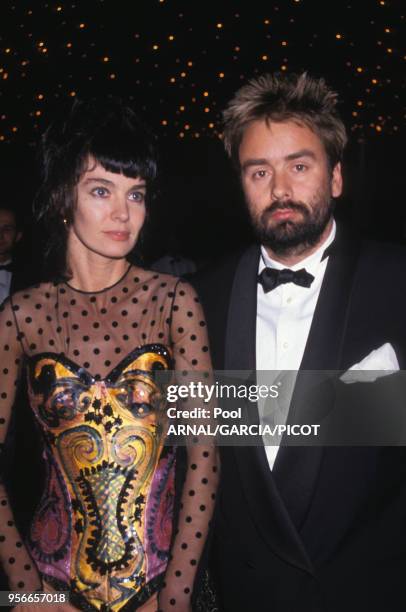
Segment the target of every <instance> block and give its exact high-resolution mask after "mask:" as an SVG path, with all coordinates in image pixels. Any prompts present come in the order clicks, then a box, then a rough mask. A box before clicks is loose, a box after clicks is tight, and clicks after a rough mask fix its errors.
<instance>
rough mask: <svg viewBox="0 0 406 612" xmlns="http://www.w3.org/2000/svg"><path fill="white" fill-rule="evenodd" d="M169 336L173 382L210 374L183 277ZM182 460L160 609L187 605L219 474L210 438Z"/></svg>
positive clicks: (199, 319)
mask: <svg viewBox="0 0 406 612" xmlns="http://www.w3.org/2000/svg"><path fill="white" fill-rule="evenodd" d="M171 337H172V343H173V351H174V359H175V368H176V371H177V376H178V380H177V382H178V384H182V383H183V382H184V379H182V376H185V375H187V376H189V375H190V373H191V372H192V374H193V372H194V373H195V379H200V378H201V376H207V375H208V376H210V375H211V360H210V351H209V346H208V338H207V330H206V323H205V318H204V314H203V310H202V307H201V305H200V303H199V300H198V298H197V296H196V293H195V292H194V290H193V289H192V287H191V286H190V285H188V284H187V283H184V282H182V281H180V282H179V283H178V285H177V287H176V290H175V296H174V301H173V306H172V315H171ZM186 373H189V374H186ZM207 373H208V374H207ZM206 382H207V379H206ZM182 407H184V406H182ZM187 463H188V465H187V471H186V477H185V482H184V485H183V491H182V497H181V503H180V512H179V519H178V526H177V530H176V536H175V538H174V542H173V547H172V551H171V560H170V562H169V565H168V569H167V572H166V576H165V586H164V588H163V590H162V591H161V593H160V596H159V609H160V610H162V611H163V612H167V611H169V610H173V611H175V610H176V612H186V611H189V610H191V596H192V592H193V584H194V579H195V576H196V570H197V567H198V564H199V560H200V558H201V555H202V552H203V547H204V544H205V541H206V538H207V535H208V531H209V527H210V521H211V517H212V514H213V510H214V503H215V497H216V489H217V484H218V476H219V465H218V454H217V449H216V447H215V445H214V443H212V442H210V443H209V442H207V441H205V442H204V443H203V444H202V443H199V444H196V445H195V444H189V445H188V447H187Z"/></svg>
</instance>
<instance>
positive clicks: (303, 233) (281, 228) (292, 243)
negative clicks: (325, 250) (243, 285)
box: [251, 194, 334, 255]
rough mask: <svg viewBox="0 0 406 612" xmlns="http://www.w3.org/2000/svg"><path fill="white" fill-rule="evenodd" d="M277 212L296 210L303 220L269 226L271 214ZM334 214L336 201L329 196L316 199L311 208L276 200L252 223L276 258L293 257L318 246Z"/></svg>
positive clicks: (257, 235)
mask: <svg viewBox="0 0 406 612" xmlns="http://www.w3.org/2000/svg"><path fill="white" fill-rule="evenodd" d="M276 210H294V211H297V212H298V213H300V216H301V218H299V219H297V220H296V219H286V220H284V219H282V220H281V221H279V222H278V221H276V222H274V223H272V221H271V222H269V217H270V215H271V213H273V212H274V211H276ZM333 210H334V201H333V200H332V198H330V196H328V195H327V194H325V195H320V197H319V198H318V199H315V200H314V202H313V203H312V206H311V208H310V207H308V206H305V204H303V202H295V201H293V200H284V201H280V200H276V201H274V202H272V204H270V205H269V206H267V208H266V209H265V210H263V211H262V212H261V213H260V215H259V216H257V217H253V216H251V222H252V226H253V229H254V232H255V235H256V237H257V239H258V240H259V242H260V244H262V245H264V246H265V247H269V248H270V249H272V251H273V252H274V253H275V254H276V255H290V254H293V253H297V252H302V251H306V250H307V249H308V248H310V247H313V246H314V245H316V244H317V242H318V241H319V239H320V237H321V236H322V234H323V232H324V230H325V229H326V227H327V224H328V222H329V221H330V219H331V216H332V214H333ZM271 218H272V217H271Z"/></svg>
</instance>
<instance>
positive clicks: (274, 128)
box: [239, 120, 342, 255]
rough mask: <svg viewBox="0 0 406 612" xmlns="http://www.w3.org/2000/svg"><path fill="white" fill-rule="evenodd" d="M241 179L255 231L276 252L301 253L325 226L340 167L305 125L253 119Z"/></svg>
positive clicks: (244, 148)
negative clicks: (334, 164) (331, 163)
mask: <svg viewBox="0 0 406 612" xmlns="http://www.w3.org/2000/svg"><path fill="white" fill-rule="evenodd" d="M239 158H240V168H241V180H242V187H243V190H244V194H245V198H246V201H247V204H248V209H249V212H250V215H251V219H252V223H253V227H254V230H255V232H256V234H257V237H258V239H259V240H260V242H261V244H263V245H265V246H266V247H269V248H270V249H271V250H272V251H273V252H274V253H275V254H279V255H289V254H291V253H298V252H305V251H306V249H308V248H311V247H313V246H314V245H317V244H318V243H319V242H320V241H321V240H322V238H323V236H324V234H325V233H326V230H327V229H329V221H331V217H332V208H333V203H332V197H338V196H339V195H340V194H341V189H342V178H341V167H340V164H337V165H336V166H335V167H334V168H333V170H332V171H331V170H330V169H329V166H328V159H327V155H326V151H325V148H324V145H323V143H322V141H321V140H320V138H319V137H318V136H317V135H316V134H315V133H314V132H312V130H310V129H309V128H308V127H306V126H305V125H299V124H297V123H295V122H293V121H283V122H278V123H276V122H269V123H268V124H267V123H266V121H265V120H258V121H253V122H252V123H250V124H249V125H248V127H247V128H246V130H245V132H244V135H243V138H242V141H241V144H240V148H239Z"/></svg>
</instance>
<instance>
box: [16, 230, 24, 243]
mask: <svg viewBox="0 0 406 612" xmlns="http://www.w3.org/2000/svg"><path fill="white" fill-rule="evenodd" d="M22 237H23V233H22V232H17V235H16V241H15V243H16V244H17V242H20V240H21V238H22Z"/></svg>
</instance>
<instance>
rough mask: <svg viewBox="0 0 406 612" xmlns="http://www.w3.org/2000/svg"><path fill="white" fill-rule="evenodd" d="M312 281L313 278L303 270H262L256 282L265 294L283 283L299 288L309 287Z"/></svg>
mask: <svg viewBox="0 0 406 612" xmlns="http://www.w3.org/2000/svg"><path fill="white" fill-rule="evenodd" d="M313 281H314V276H313V275H312V274H310V272H307V271H306V270H305V269H304V268H302V269H301V270H289V269H288V268H284V269H283V270H276V269H275V268H264V269H263V270H262V272H261V274H259V275H258V282H259V283H261V285H262V287H263V289H264V292H265V293H268V291H272V289H275V287H278V285H283V284H284V283H295V285H299V286H300V287H310V285H311V284H312V282H313Z"/></svg>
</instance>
